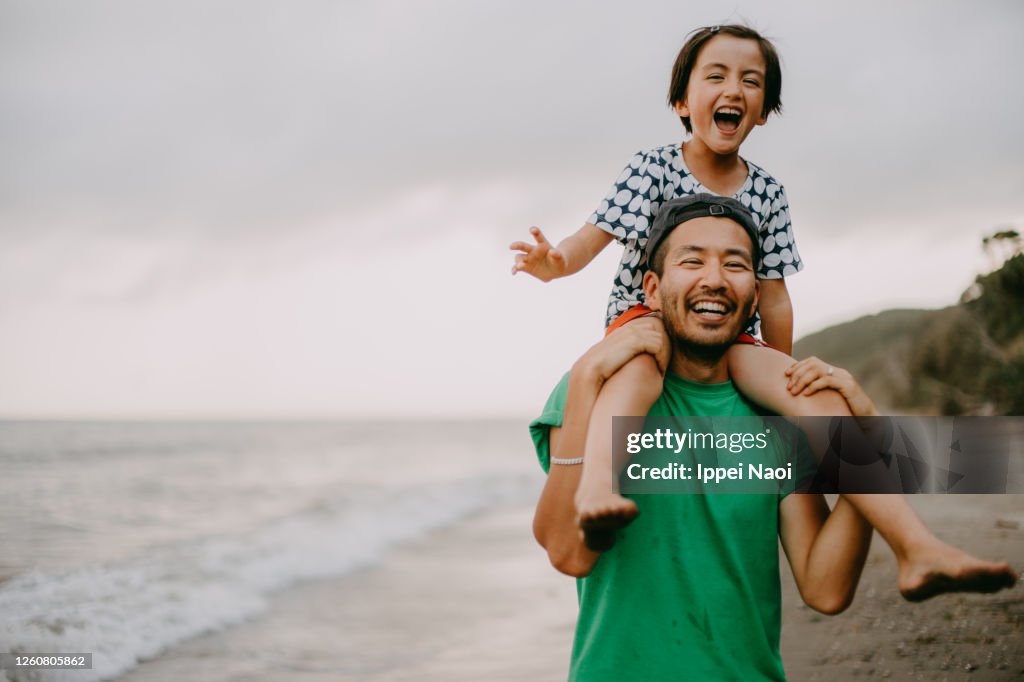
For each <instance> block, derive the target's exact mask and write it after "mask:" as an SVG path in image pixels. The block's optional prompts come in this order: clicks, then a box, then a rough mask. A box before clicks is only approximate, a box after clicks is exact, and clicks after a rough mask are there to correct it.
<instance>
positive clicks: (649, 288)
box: [643, 270, 661, 310]
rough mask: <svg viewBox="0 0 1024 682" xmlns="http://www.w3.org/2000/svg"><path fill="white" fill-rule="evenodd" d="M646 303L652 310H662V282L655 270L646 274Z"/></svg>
mask: <svg viewBox="0 0 1024 682" xmlns="http://www.w3.org/2000/svg"><path fill="white" fill-rule="evenodd" d="M643 286H644V303H645V304H646V305H647V307H648V308H650V309H651V310H661V281H660V280H659V279H658V275H657V274H656V273H655V272H654V270H648V271H647V273H646V274H644V284H643Z"/></svg>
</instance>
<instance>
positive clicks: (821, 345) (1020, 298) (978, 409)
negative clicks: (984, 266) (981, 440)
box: [794, 253, 1024, 414]
mask: <svg viewBox="0 0 1024 682" xmlns="http://www.w3.org/2000/svg"><path fill="white" fill-rule="evenodd" d="M794 355H795V356H796V357H798V358H803V357H807V356H809V355H817V356H818V357H820V358H822V359H824V360H827V361H828V362H831V363H833V364H836V365H839V366H841V367H845V368H847V369H848V370H850V372H852V373H853V375H854V376H855V377H857V379H858V380H859V381H860V382H861V384H862V385H863V386H864V388H865V389H866V390H867V391H868V393H869V394H870V395H871V396H872V397H873V398H874V399H875V401H876V402H877V403H878V404H879V406H880V407H882V408H883V409H884V410H886V411H891V412H913V413H929V414H1024V254H1021V253H1017V254H1016V255H1014V256H1012V257H1010V258H1009V259H1008V260H1007V261H1006V262H1005V263H1004V264H1003V266H1002V267H1001V268H999V269H998V270H996V271H994V272H992V273H989V274H987V275H981V276H979V277H978V278H977V280H976V281H975V284H974V285H973V286H972V287H971V288H970V289H969V290H968V291H967V292H965V294H964V297H963V299H962V300H961V302H960V303H958V304H957V305H954V306H950V307H949V308H943V309H941V310H887V311H885V312H882V313H879V314H877V315H869V316H867V317H862V318H860V319H857V320H854V321H852V322H846V323H843V324H839V325H836V326H834V327H829V328H828V329H825V330H823V331H820V332H817V333H815V334H811V335H809V336H806V337H804V338H802V339H800V340H799V341H798V342H797V343H796V344H795V348H794Z"/></svg>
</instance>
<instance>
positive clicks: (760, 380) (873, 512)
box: [727, 344, 1016, 601]
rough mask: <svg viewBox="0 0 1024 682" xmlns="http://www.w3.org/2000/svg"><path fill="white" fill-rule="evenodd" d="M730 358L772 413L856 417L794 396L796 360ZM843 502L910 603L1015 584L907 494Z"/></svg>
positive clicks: (734, 373) (814, 438)
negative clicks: (961, 545) (950, 540)
mask: <svg viewBox="0 0 1024 682" xmlns="http://www.w3.org/2000/svg"><path fill="white" fill-rule="evenodd" d="M727 358H728V361H729V374H730V376H731V378H732V380H733V381H734V382H735V383H736V386H737V388H738V389H739V390H740V392H742V393H743V394H744V395H745V396H747V397H748V398H750V399H751V400H752V401H754V402H755V403H757V404H758V405H760V406H762V407H764V408H767V409H769V410H771V411H772V412H775V413H777V414H781V415H786V416H790V417H802V416H852V415H851V413H850V410H849V406H848V405H847V404H846V401H845V400H844V399H843V397H842V396H841V395H840V394H839V393H838V392H837V391H834V390H831V389H825V390H822V391H819V392H818V393H815V394H814V395H811V396H802V395H801V396H794V395H792V394H791V393H790V392H789V391H788V390H786V383H787V380H786V375H785V372H786V369H788V368H789V367H790V366H791V365H792V364H793V363H794V362H795V361H794V360H793V359H792V358H791V357H789V356H788V355H786V354H785V353H781V352H779V351H777V350H774V349H772V348H764V347H758V346H752V345H744V344H736V345H734V346H733V347H732V348H731V349H730V350H729V353H728V356H727ZM805 425H806V426H805ZM813 426H814V425H813V423H812V422H807V421H806V420H805V421H804V422H803V423H801V428H802V429H803V430H804V433H805V434H806V435H807V437H808V442H809V444H810V446H811V449H812V450H814V452H815V454H816V455H818V456H819V457H820V455H821V453H823V452H825V451H826V448H827V439H828V434H827V433H824V432H823V431H822V430H820V429H815V428H813ZM844 497H845V498H846V499H847V500H848V501H849V502H850V503H851V504H852V505H853V506H854V508H856V509H857V511H858V512H860V513H861V515H862V516H864V518H865V519H867V521H868V523H870V524H871V525H872V526H874V528H875V530H877V531H878V532H879V534H880V535H881V536H882V537H883V538H884V539H885V541H886V542H887V543H888V544H889V547H891V548H892V550H893V552H894V553H895V555H896V560H897V562H898V564H899V589H900V593H901V594H902V595H903V596H904V597H905V598H906V599H908V600H911V601H920V600H923V599H927V598H929V597H932V596H934V595H936V594H941V593H943V592H994V591H996V590H999V589H1002V588H1003V587H1007V586H1009V585H1012V584H1013V583H1014V582H1015V580H1016V574H1015V573H1014V572H1013V569H1011V568H1010V566H1009V565H1008V564H1006V563H993V562H988V561H982V560H980V559H977V558H975V557H973V556H971V555H969V554H966V553H965V552H962V551H960V550H959V549H957V548H955V547H951V546H950V545H947V544H946V543H944V542H942V541H941V540H939V539H938V538H937V537H935V535H933V534H932V532H931V531H929V530H928V528H927V527H926V526H925V525H924V523H923V522H922V521H921V519H920V517H919V516H918V515H917V514H916V513H915V512H914V510H913V509H911V507H910V505H909V504H908V503H907V501H906V499H905V498H904V497H903V496H902V495H882V494H875V495H869V494H850V495H844Z"/></svg>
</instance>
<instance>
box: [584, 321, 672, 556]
mask: <svg viewBox="0 0 1024 682" xmlns="http://www.w3.org/2000/svg"><path fill="white" fill-rule="evenodd" d="M627 324H629V325H630V326H632V325H656V326H657V328H658V329H660V330H661V331H662V333H664V324H663V323H662V321H661V319H660V318H659V317H655V316H647V317H641V318H638V319H636V320H632V321H630V322H628V323H627ZM612 333H613V334H614V333H615V332H612ZM663 348H664V349H665V353H666V356H667V354H668V342H667V341H666V343H665V344H664V345H663ZM667 364H668V361H667V357H666V358H663V359H662V365H661V366H666V365H667ZM663 380H664V377H663V374H662V370H661V369H659V363H658V361H656V360H655V359H654V357H652V356H651V355H648V354H646V353H645V354H642V355H638V356H636V357H635V358H633V359H632V360H630V361H629V362H628V363H626V364H625V365H623V366H622V368H621V369H619V371H618V372H616V373H615V374H613V375H612V376H611V378H610V379H608V380H607V381H606V382H605V384H604V386H602V387H601V392H600V393H599V394H598V396H597V402H596V403H595V404H594V410H593V412H592V413H591V415H590V424H589V426H588V428H587V442H586V445H585V446H584V454H583V472H582V476H581V478H580V484H579V487H578V488H577V489H576V498H575V503H576V513H577V515H578V521H579V525H580V530H581V531H582V532H583V540H584V542H585V543H586V545H587V547H589V548H590V549H592V550H594V551H596V552H603V551H605V550H607V549H609V548H611V546H612V545H613V544H615V533H616V531H618V529H619V528H621V527H622V526H625V525H626V524H628V523H629V522H630V521H632V520H633V519H634V518H635V517H636V515H637V508H636V503H634V502H633V501H632V500H629V499H627V498H625V497H623V496H622V495H619V494H618V493H616V492H614V490H613V483H614V479H615V476H616V475H617V473H618V472H616V471H613V468H614V464H613V462H612V453H613V442H612V438H613V435H612V418H613V417H620V416H637V415H639V416H643V415H646V414H647V413H648V412H649V411H650V409H651V406H652V405H654V403H655V401H656V400H657V399H658V396H660V395H661V387H662V382H663Z"/></svg>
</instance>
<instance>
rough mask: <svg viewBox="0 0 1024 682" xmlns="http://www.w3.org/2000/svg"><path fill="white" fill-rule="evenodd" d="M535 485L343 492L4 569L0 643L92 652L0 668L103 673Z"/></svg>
mask: <svg viewBox="0 0 1024 682" xmlns="http://www.w3.org/2000/svg"><path fill="white" fill-rule="evenodd" d="M535 490H536V481H535V480H530V478H528V477H486V478H474V479H465V480H460V481H454V482H450V483H444V484H440V485H433V486H430V487H419V488H414V489H405V490H394V489H393V490H390V491H388V492H387V493H386V494H383V493H380V492H377V493H369V492H367V493H366V494H364V495H361V496H358V497H357V498H353V497H352V495H348V496H347V498H346V499H345V500H343V501H338V502H337V503H328V504H324V503H321V504H319V505H318V506H317V507H316V508H313V509H309V510H307V511H306V512H304V513H301V514H297V515H294V516H291V517H288V518H284V519H280V520H278V521H275V522H272V523H270V524H267V525H265V526H264V527H262V528H260V529H258V530H256V531H254V532H251V533H247V534H245V535H239V536H230V537H213V538H206V539H204V540H202V541H196V542H189V543H181V544H177V545H171V546H165V547H160V548H156V549H154V550H152V551H149V552H147V553H146V554H145V555H144V556H138V557H134V558H132V559H129V560H125V561H120V562H116V563H109V564H105V565H101V566H94V567H88V568H83V569H79V570H75V571H72V572H68V573H64V574H46V573H42V572H33V573H27V574H24V575H21V576H18V577H15V578H12V579H11V580H10V581H8V582H6V583H4V584H3V585H2V586H0V651H6V652H11V653H59V652H63V653H90V652H91V653H92V654H93V669H92V670H89V671H81V670H75V671H61V670H54V671H34V672H33V673H32V675H31V677H30V676H29V674H28V673H27V672H21V673H18V674H17V675H15V674H14V673H13V672H11V671H8V672H7V675H8V677H7V679H9V680H12V681H14V680H18V681H19V682H20V680H28V679H32V680H47V681H51V682H59V681H63V680H67V681H69V682H70V681H72V680H73V681H74V682H92V681H94V680H109V679H112V678H114V677H116V676H118V675H120V674H122V673H124V672H125V671H127V670H129V669H131V668H132V667H134V666H135V665H137V664H138V663H139V662H140V661H143V660H146V659H149V658H153V657H155V656H157V655H158V654H160V653H161V652H162V651H164V650H166V649H167V648H169V647H171V646H173V645H175V644H177V643H179V642H181V641H183V640H185V639H188V638H191V637H194V636H197V635H200V634H202V633H207V632H213V631H216V630H220V629H223V628H225V627H228V626H230V625H233V624H235V623H239V622H241V621H243V620H246V619H249V618H252V617H254V616H256V615H257V614H259V613H260V612H261V611H263V610H264V609H265V608H266V607H267V600H268V596H269V595H271V594H272V593H274V592H276V591H278V590H281V589H283V588H286V587H288V586H291V585H294V584H295V583H297V582H300V581H304V580H310V579H316V578H326V577H331V576H339V575H343V574H345V573H347V572H350V571H352V570H354V569H356V568H358V567H361V566H367V565H370V564H373V563H374V562H376V561H378V560H379V559H380V557H381V556H382V554H383V553H384V552H385V551H386V550H387V549H389V548H391V547H394V546H395V545H397V544H400V543H402V542H405V541H408V540H412V539H414V538H416V537H418V536H421V535H423V534H424V533H426V532H428V531H431V530H434V529H438V528H441V527H444V526H447V525H450V524H452V523H454V522H456V521H458V520H459V519H461V518H463V517H465V516H466V515H468V514H470V513H472V512H474V511H477V510H479V509H481V508H484V507H486V506H490V505H493V504H495V503H499V502H502V501H507V500H512V499H523V498H525V497H526V496H527V495H528V494H530V493H532V492H535Z"/></svg>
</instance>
